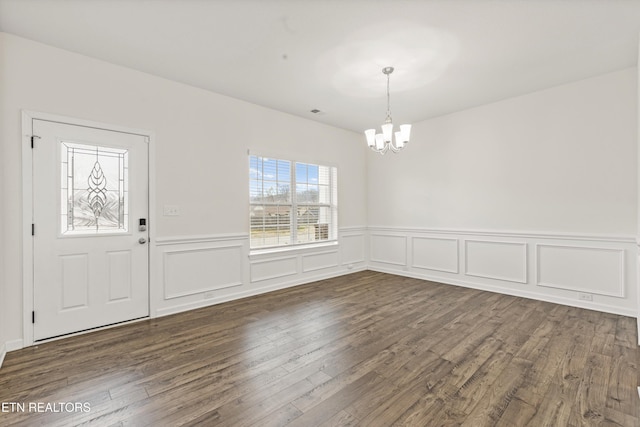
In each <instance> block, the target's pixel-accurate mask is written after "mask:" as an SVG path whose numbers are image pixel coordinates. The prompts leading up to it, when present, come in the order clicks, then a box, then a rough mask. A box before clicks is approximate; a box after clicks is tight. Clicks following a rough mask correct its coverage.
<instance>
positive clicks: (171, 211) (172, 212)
mask: <svg viewBox="0 0 640 427" xmlns="http://www.w3.org/2000/svg"><path fill="white" fill-rule="evenodd" d="M179 215H180V206H175V205H164V216H179Z"/></svg>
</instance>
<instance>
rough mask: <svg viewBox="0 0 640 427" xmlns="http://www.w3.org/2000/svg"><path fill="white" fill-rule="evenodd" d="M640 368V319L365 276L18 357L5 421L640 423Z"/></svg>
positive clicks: (2, 390) (6, 370) (3, 391)
mask: <svg viewBox="0 0 640 427" xmlns="http://www.w3.org/2000/svg"><path fill="white" fill-rule="evenodd" d="M639 362H640V350H639V347H638V346H637V336H636V326H635V319H632V318H628V317H623V316H616V315H612V314H606V313H599V312H595V311H589V310H583V309H578V308H572V307H566V306H561V305H555V304H550V303H545V302H540V301H533V300H527V299H523V298H516V297H511V296H506V295H500V294H494V293H489V292H482V291H477V290H473V289H465V288H459V287H455V286H449V285H441V284H436V283H432V282H425V281H421V280H416V279H410V278H403V277H398V276H392V275H388V274H382V273H375V272H370V271H366V272H360V273H355V274H351V275H348V276H343V277H339V278H335V279H330V280H325V281H321V282H316V283H312V284H309V285H304V286H299V287H296V288H292V289H287V290H283V291H277V292H273V293H270V294H266V295H260V296H256V297H252V298H247V299H244V300H238V301H233V302H230V303H225V304H220V305H216V306H211V307H207V308H203V309H199V310H194V311H190V312H187V313H181V314H177V315H173V316H168V317H163V318H159V319H153V320H147V321H142V322H138V323H134V324H130V325H125V326H121V327H117V328H112V329H107V330H103V331H98V332H93V333H90V334H86V335H82V336H77V337H71V338H66V339H62V340H58V341H54V342H50V343H46V344H41V345H39V346H36V347H30V348H26V349H23V350H20V351H16V352H12V353H9V354H8V355H7V357H6V359H5V362H4V366H3V367H2V368H1V369H0V404H2V403H4V407H3V408H4V409H5V410H6V409H9V408H8V404H9V403H22V404H24V405H25V412H21V411H20V410H13V411H8V412H7V411H5V412H0V425H2V426H9V425H14V424H15V425H24V426H34V425H47V426H65V427H66V426H71V425H77V424H90V425H98V426H112V425H113V426H145V425H151V426H174V425H193V426H199V425H202V426H218V425H219V426H234V427H236V426H252V425H260V426H283V425H287V426H305V427H308V426H315V425H322V426H338V425H341V426H346V425H354V426H355V425H359V426H390V425H407V426H444V425H464V426H467V425H468V426H510V427H513V426H536V427H537V426H554V427H557V426H580V425H607V426H625V427H631V426H639V425H640V399H639V398H638V394H637V389H636V387H637V386H638V385H639V382H638V363H639ZM38 402H40V403H41V404H42V405H45V404H46V403H50V404H54V403H61V402H62V403H67V402H69V403H75V402H78V403H80V404H83V403H86V406H85V407H82V408H81V409H82V410H80V411H77V412H72V413H67V412H64V410H65V407H64V406H62V405H59V406H58V407H55V406H52V407H51V408H49V409H50V410H56V409H58V410H63V412H57V413H54V412H31V413H29V407H28V405H29V404H30V403H31V404H33V403H38ZM14 409H16V408H14ZM18 409H19V408H18ZM39 409H40V410H46V409H47V408H46V406H41V407H40V408H39ZM66 409H70V407H69V406H67V407H66ZM86 409H89V410H88V411H86Z"/></svg>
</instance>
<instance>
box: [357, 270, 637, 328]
mask: <svg viewBox="0 0 640 427" xmlns="http://www.w3.org/2000/svg"><path fill="white" fill-rule="evenodd" d="M368 269H369V270H372V271H378V272H381V273H388V274H394V275H396V276H404V277H411V278H414V279H422V280H429V281H431V282H437V283H443V284H445V285H453V286H460V287H463V288H471V289H478V290H480V291H487V292H495V293H498V294H504V295H511V296H514V297H521V298H528V299H533V300H537V301H544V302H550V303H553V304H561V305H566V306H570V307H577V308H584V309H587V310H596V311H602V312H605V313H611V314H618V315H621V316H628V317H634V318H635V317H636V316H637V313H636V311H635V310H633V309H627V308H621V307H615V306H611V305H606V304H598V303H583V302H581V301H574V300H571V299H568V298H562V297H553V296H549V295H545V294H539V293H536V292H528V291H522V290H517V289H510V288H503V287H500V286H491V285H486V284H482V283H475V282H470V281H463V280H455V279H443V278H442V277H435V276H430V275H428V274H418V273H415V272H411V271H399V270H395V269H393V268H384V267H379V266H371V265H370V266H369V268H368Z"/></svg>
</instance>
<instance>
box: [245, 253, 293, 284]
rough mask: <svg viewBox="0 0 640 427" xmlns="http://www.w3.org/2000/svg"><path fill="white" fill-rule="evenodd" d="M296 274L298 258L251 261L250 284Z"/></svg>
mask: <svg viewBox="0 0 640 427" xmlns="http://www.w3.org/2000/svg"><path fill="white" fill-rule="evenodd" d="M295 274H298V256H297V255H292V256H287V257H276V258H269V259H264V260H260V261H251V283H255V282H262V281H265V280H271V279H279V278H281V277H287V276H293V275H295Z"/></svg>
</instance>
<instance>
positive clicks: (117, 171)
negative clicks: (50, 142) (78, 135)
mask: <svg viewBox="0 0 640 427" xmlns="http://www.w3.org/2000/svg"><path fill="white" fill-rule="evenodd" d="M60 148H61V156H60V160H61V162H60V164H61V175H62V176H61V178H62V180H61V201H60V202H61V203H60V204H61V212H60V214H61V215H60V231H61V234H63V235H71V234H84V235H86V234H103V233H126V232H127V231H128V229H129V189H128V187H129V154H128V152H127V150H125V149H117V148H110V147H100V146H95V145H84V144H76V143H70V142H64V141H63V142H60Z"/></svg>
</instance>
